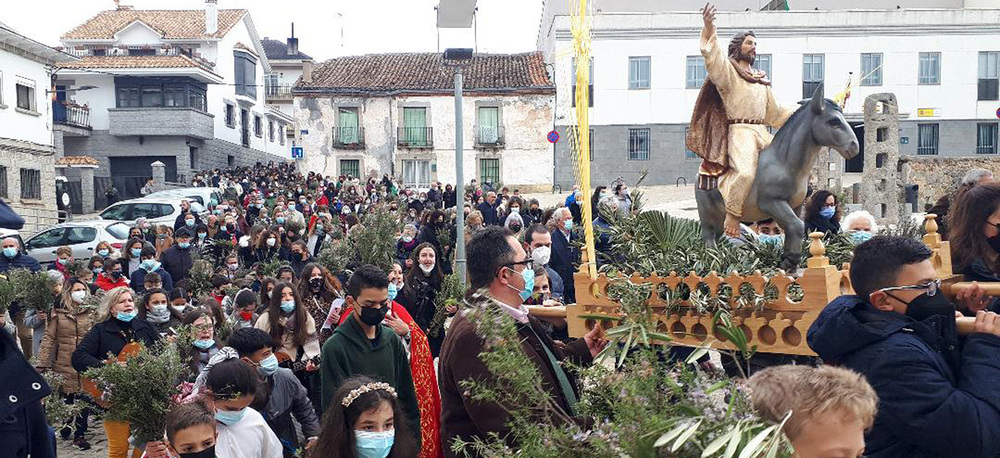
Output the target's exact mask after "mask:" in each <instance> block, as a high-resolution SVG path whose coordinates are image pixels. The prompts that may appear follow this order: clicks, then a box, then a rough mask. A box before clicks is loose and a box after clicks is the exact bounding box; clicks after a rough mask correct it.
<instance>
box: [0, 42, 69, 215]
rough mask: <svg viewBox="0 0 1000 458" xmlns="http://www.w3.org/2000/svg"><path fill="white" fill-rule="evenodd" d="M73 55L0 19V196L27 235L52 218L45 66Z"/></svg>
mask: <svg viewBox="0 0 1000 458" xmlns="http://www.w3.org/2000/svg"><path fill="white" fill-rule="evenodd" d="M73 60H75V58H74V57H73V56H70V55H68V54H65V53H62V52H59V51H58V50H55V49H53V48H50V47H48V46H45V45H43V44H41V43H39V42H37V41H35V40H32V39H31V38H28V37H26V36H24V35H21V34H20V33H18V32H16V31H14V30H12V29H10V28H9V27H7V26H6V25H4V24H2V23H0V199H3V201H4V202H6V203H7V204H8V205H10V206H11V207H12V208H13V209H14V210H15V211H16V212H17V213H18V214H19V215H21V216H22V217H23V218H24V220H25V227H24V229H23V232H24V233H26V234H30V233H33V232H36V231H38V230H39V229H40V228H42V227H44V226H46V225H49V224H54V223H56V222H57V221H58V215H57V206H56V176H55V168H54V162H55V159H56V148H55V146H54V145H53V142H52V108H51V105H50V104H49V94H48V92H47V91H48V90H49V83H50V81H51V77H52V70H51V68H52V67H53V66H55V65H56V64H58V63H61V62H69V61H73Z"/></svg>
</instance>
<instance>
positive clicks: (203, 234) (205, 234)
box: [198, 232, 208, 240]
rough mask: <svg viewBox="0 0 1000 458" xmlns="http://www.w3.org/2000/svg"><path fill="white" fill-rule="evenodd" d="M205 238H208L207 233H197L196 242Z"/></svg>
mask: <svg viewBox="0 0 1000 458" xmlns="http://www.w3.org/2000/svg"><path fill="white" fill-rule="evenodd" d="M205 237H208V232H199V233H198V240H205Z"/></svg>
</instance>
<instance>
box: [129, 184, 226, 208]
mask: <svg viewBox="0 0 1000 458" xmlns="http://www.w3.org/2000/svg"><path fill="white" fill-rule="evenodd" d="M146 198H147V199H148V198H172V199H174V198H180V199H188V200H191V201H194V202H198V203H199V204H201V206H202V207H205V208H206V209H208V210H211V209H213V208H215V206H216V205H219V203H220V202H222V190H220V189H219V188H177V189H165V190H163V191H157V192H154V193H152V194H147V195H146Z"/></svg>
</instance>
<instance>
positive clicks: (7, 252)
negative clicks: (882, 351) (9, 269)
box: [3, 247, 17, 258]
mask: <svg viewBox="0 0 1000 458" xmlns="http://www.w3.org/2000/svg"><path fill="white" fill-rule="evenodd" d="M3 255H4V256H6V257H8V258H13V257H14V256H17V248H14V247H8V248H4V249H3Z"/></svg>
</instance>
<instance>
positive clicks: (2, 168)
mask: <svg viewBox="0 0 1000 458" xmlns="http://www.w3.org/2000/svg"><path fill="white" fill-rule="evenodd" d="M0 197H4V198H6V197H8V196H7V166H6V165H0Z"/></svg>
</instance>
